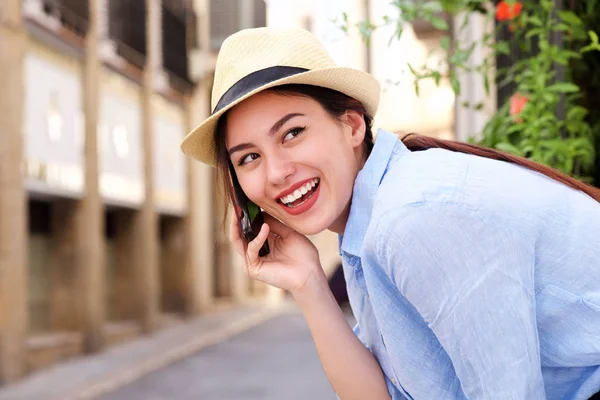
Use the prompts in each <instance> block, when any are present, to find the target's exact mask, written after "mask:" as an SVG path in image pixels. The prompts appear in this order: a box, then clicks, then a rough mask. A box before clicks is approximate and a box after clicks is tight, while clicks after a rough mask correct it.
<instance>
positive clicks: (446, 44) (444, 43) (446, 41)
mask: <svg viewBox="0 0 600 400" xmlns="http://www.w3.org/2000/svg"><path fill="white" fill-rule="evenodd" d="M440 47H441V48H442V49H444V50H446V51H448V50H449V49H450V37H449V36H443V37H442V38H441V39H440Z"/></svg>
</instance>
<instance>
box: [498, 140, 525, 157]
mask: <svg viewBox="0 0 600 400" xmlns="http://www.w3.org/2000/svg"><path fill="white" fill-rule="evenodd" d="M495 147H496V149H498V150H500V151H505V152H507V153H512V154H515V155H518V156H521V155H522V153H521V150H519V149H518V148H517V147H515V146H514V145H512V144H510V143H507V142H501V143H498V144H496V146H495Z"/></svg>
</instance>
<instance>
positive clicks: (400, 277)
mask: <svg viewBox="0 0 600 400" xmlns="http://www.w3.org/2000/svg"><path fill="white" fill-rule="evenodd" d="M396 212H397V215H393V214H391V215H390V214H389V213H388V214H387V215H386V217H385V218H383V219H382V220H385V221H382V222H381V223H380V224H379V227H378V228H377V238H378V240H377V243H378V244H377V250H376V257H377V258H378V262H379V263H380V265H381V266H382V267H383V268H384V269H385V271H386V273H387V274H388V276H389V277H390V278H391V280H392V281H393V283H394V284H395V285H396V286H397V287H398V288H399V290H400V292H401V293H402V295H403V296H405V297H406V298H407V300H408V301H410V302H411V303H412V304H413V306H414V307H415V308H416V309H417V310H418V312H419V313H420V314H421V315H422V317H423V318H424V320H425V321H426V322H427V324H428V325H429V327H430V328H431V330H432V331H433V332H434V334H435V335H436V337H437V338H438V340H439V342H440V344H441V345H442V346H443V348H444V350H445V351H446V352H447V353H448V355H449V357H450V359H451V360H452V364H453V366H454V369H455V372H456V374H457V376H458V378H459V380H460V383H461V387H462V390H463V392H464V394H465V395H466V397H467V398H469V399H472V400H474V399H486V400H493V399H502V400H512V399H514V400H521V399H531V400H537V399H545V398H546V395H545V390H544V384H543V379H542V373H541V362H540V350H539V341H538V334H537V325H536V317H535V291H534V282H533V271H534V262H535V252H534V243H533V241H532V240H527V239H526V238H525V236H524V235H521V234H520V233H518V232H513V231H511V230H510V229H508V228H506V227H501V226H499V225H500V224H499V223H496V222H494V220H493V219H492V218H488V219H484V218H482V217H480V216H479V215H478V214H476V213H475V212H472V211H469V210H467V209H465V208H464V207H461V206H457V205H451V204H437V205H430V204H418V205H411V206H406V207H403V208H402V209H400V210H397V211H394V213H396ZM411 395H413V397H415V398H418V394H417V393H414V394H412V393H411Z"/></svg>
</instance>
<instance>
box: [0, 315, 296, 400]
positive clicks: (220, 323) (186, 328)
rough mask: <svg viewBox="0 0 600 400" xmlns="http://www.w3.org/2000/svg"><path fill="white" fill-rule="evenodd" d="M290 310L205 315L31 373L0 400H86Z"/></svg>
mask: <svg viewBox="0 0 600 400" xmlns="http://www.w3.org/2000/svg"><path fill="white" fill-rule="evenodd" d="M290 308H291V305H290V304H288V303H284V304H282V305H279V306H246V307H239V308H233V309H229V310H224V311H217V312H212V313H210V314H205V315H202V316H199V317H196V318H194V319H192V320H190V321H189V322H186V323H185V324H182V325H179V326H175V327H172V328H168V329H165V330H161V331H158V332H156V333H153V334H151V335H149V336H145V337H142V338H140V339H138V340H135V341H132V342H130V343H125V344H122V345H118V346H114V347H110V348H108V349H107V350H105V351H103V352H101V353H98V354H93V355H87V356H84V357H81V358H79V359H75V360H71V361H68V362H65V363H63V364H60V365H57V366H55V367H52V368H49V369H47V370H43V371H40V372H38V373H34V374H32V375H31V376H29V377H28V378H26V379H24V380H23V381H21V382H17V383H16V384H14V385H9V386H5V387H2V388H0V400H42V399H43V400H54V399H60V400H76V399H77V400H79V399H91V398H94V397H97V396H100V395H102V394H104V393H107V392H110V391H113V390H115V389H117V388H119V387H121V386H123V385H126V384H128V383H130V382H132V381H134V380H135V379H137V378H139V377H141V376H143V375H145V374H147V373H149V372H152V371H155V370H157V369H160V368H163V367H165V366H167V365H169V364H171V363H173V362H175V361H178V360H180V359H182V358H185V357H187V356H189V355H192V354H194V353H196V352H198V351H200V350H201V349H203V348H205V347H207V346H210V345H213V344H216V343H218V342H221V341H223V340H226V339H228V338H229V337H231V336H234V335H236V334H239V333H241V332H244V331H246V330H248V329H250V328H252V327H254V326H256V325H259V324H260V323H262V322H264V321H266V320H268V319H270V318H272V317H274V316H276V315H278V314H280V313H282V312H285V311H286V310H288V309H290Z"/></svg>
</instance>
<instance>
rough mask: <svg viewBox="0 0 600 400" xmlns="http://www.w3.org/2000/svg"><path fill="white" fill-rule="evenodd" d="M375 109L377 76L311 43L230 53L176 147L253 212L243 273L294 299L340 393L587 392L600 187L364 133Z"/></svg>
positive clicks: (598, 294)
mask: <svg viewBox="0 0 600 400" xmlns="http://www.w3.org/2000/svg"><path fill="white" fill-rule="evenodd" d="M378 102H379V84H378V83H377V81H376V80H375V79H374V78H373V77H371V76H370V75H368V74H366V73H364V72H361V71H356V70H352V69H349V68H342V67H337V66H335V64H334V63H333V61H332V60H331V59H330V58H329V56H328V55H327V54H326V53H325V51H324V50H323V48H322V46H321V45H320V43H319V42H318V40H317V39H316V38H315V37H314V36H313V35H312V34H310V33H309V32H306V31H303V30H294V29H291V30H276V29H269V28H260V29H251V30H244V31H240V32H238V33H236V34H234V35H232V36H231V37H229V38H228V39H227V40H226V41H225V42H224V43H223V47H222V49H221V52H220V54H219V59H218V62H217V69H216V72H215V84H214V86H213V98H212V104H213V113H212V115H211V116H210V117H209V118H208V119H207V120H206V121H205V122H204V123H202V124H201V125H200V126H198V127H197V128H195V129H194V130H193V131H192V132H191V133H190V134H189V135H188V136H187V137H186V139H185V140H184V142H183V144H182V149H183V151H184V152H185V153H186V154H188V155H190V156H192V157H194V158H195V159H197V160H199V161H201V162H204V163H206V164H209V165H213V166H216V167H217V168H218V169H219V173H220V175H221V178H222V181H223V183H224V185H225V187H226V189H227V190H226V193H228V194H229V200H230V201H231V202H232V203H234V204H236V199H237V196H234V187H233V186H234V183H235V185H236V187H235V189H236V193H237V192H239V191H243V193H244V195H245V196H244V197H245V198H247V199H248V201H250V202H252V203H254V204H256V205H257V206H258V207H260V209H262V210H263V212H262V214H261V215H263V216H264V222H265V223H264V224H263V225H262V227H261V228H260V230H259V231H258V229H257V232H255V233H256V236H253V237H254V239H250V241H249V242H248V241H245V240H244V239H243V236H242V235H241V234H240V225H239V223H240V222H241V221H243V218H242V215H240V214H239V207H236V208H235V209H236V210H237V211H238V215H237V216H238V218H234V219H233V221H232V226H231V231H230V239H231V241H232V243H233V246H234V248H235V249H236V251H237V252H238V253H239V254H240V255H242V256H243V257H244V259H245V266H246V269H247V272H248V274H249V275H250V276H251V277H252V278H253V279H257V280H260V281H262V282H265V283H267V284H269V285H272V286H275V287H278V288H281V289H284V290H287V291H289V292H290V293H291V294H292V295H293V297H294V299H295V300H296V302H297V304H298V306H299V307H300V309H301V310H302V312H303V314H304V316H305V318H306V320H307V322H308V325H309V327H310V330H311V334H312V335H313V339H314V342H315V346H316V348H317V351H318V354H319V357H320V359H321V362H322V364H323V368H324V371H325V373H326V374H327V377H328V379H329V381H330V383H331V385H332V386H333V388H334V390H335V391H336V393H337V394H338V396H339V398H341V399H342V400H347V399H360V400H364V399H390V398H391V399H393V400H396V399H405V398H414V399H467V398H468V399H486V400H487V399H588V398H590V396H592V395H593V394H594V393H595V392H597V391H598V390H600V204H599V201H600V191H599V190H598V189H596V188H594V187H592V186H589V185H586V184H584V183H582V182H579V181H576V180H574V179H573V178H570V177H569V176H566V175H564V174H562V173H560V172H558V171H555V170H553V169H550V168H548V167H545V166H542V165H539V164H536V163H534V162H532V161H530V160H526V159H522V158H519V157H515V156H512V155H510V154H505V153H502V152H498V151H495V150H492V149H486V148H482V147H478V146H472V145H468V144H466V143H458V142H453V141H443V140H437V139H433V138H427V137H423V136H419V135H408V136H406V137H404V138H402V140H399V139H398V138H397V137H396V136H395V135H393V134H392V133H390V132H387V131H385V130H379V131H378V132H377V135H376V138H375V140H374V138H373V137H374V134H373V132H372V131H371V123H372V116H373V115H374V114H375V112H376V111H377V106H378ZM237 205H238V206H240V204H239V203H238V204H237ZM246 226H247V225H246ZM324 230H330V231H333V232H336V233H338V234H339V238H340V241H339V242H340V245H339V252H340V254H341V255H342V262H343V269H344V275H345V278H346V284H347V289H348V297H349V300H350V305H351V307H352V310H353V313H354V315H355V317H356V320H357V326H356V327H355V329H354V331H352V330H351V329H350V328H349V326H348V324H347V322H346V319H345V317H344V315H343V314H342V312H341V310H340V308H339V307H338V305H337V302H336V300H335V298H334V296H333V294H332V293H331V291H330V289H329V287H328V284H327V280H326V278H325V274H324V272H323V270H322V268H321V265H320V263H319V255H318V253H317V249H316V248H315V246H314V245H313V244H312V243H311V242H310V240H309V239H307V237H306V236H307V235H313V234H316V233H319V232H322V231H324ZM244 237H245V236H244ZM265 242H267V243H268V244H269V248H270V249H271V250H270V253H269V254H266V253H264V252H260V249H261V246H263V244H264V243H265Z"/></svg>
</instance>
